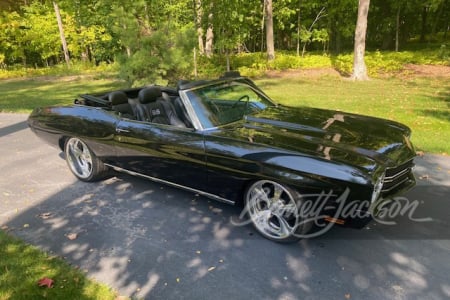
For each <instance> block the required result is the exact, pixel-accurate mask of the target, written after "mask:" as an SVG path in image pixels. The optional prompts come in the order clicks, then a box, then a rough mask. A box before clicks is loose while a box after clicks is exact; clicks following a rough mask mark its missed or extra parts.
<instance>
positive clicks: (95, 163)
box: [64, 137, 107, 182]
mask: <svg viewBox="0 0 450 300" xmlns="http://www.w3.org/2000/svg"><path fill="white" fill-rule="evenodd" d="M64 153H65V155H66V162H67V165H68V166H69V169H70V171H71V172H72V173H73V175H75V176H76V177H77V178H78V179H79V180H82V181H86V182H92V181H98V180H101V179H103V178H104V177H105V176H106V171H107V167H106V166H105V165H104V164H103V162H102V161H101V160H100V159H98V157H97V156H96V155H95V154H94V152H92V151H91V149H89V147H88V146H87V145H86V143H85V142H83V141H82V140H80V139H79V138H76V137H72V138H69V139H68V140H67V141H66V143H65V145H64Z"/></svg>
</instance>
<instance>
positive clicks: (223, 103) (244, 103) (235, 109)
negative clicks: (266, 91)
mask: <svg viewBox="0 0 450 300" xmlns="http://www.w3.org/2000/svg"><path fill="white" fill-rule="evenodd" d="M186 94H187V96H188V97H189V99H190V101H191V104H192V106H193V108H194V110H195V113H196V114H197V116H198V118H199V121H200V123H201V124H202V126H203V128H212V127H217V126H221V125H225V124H228V123H232V122H235V121H237V120H240V119H242V118H243V116H245V115H248V114H252V113H255V112H259V111H261V110H263V109H265V108H266V107H268V106H275V104H274V103H272V102H271V101H270V100H269V99H268V98H267V97H266V96H264V95H263V94H261V93H259V92H258V91H257V90H255V89H253V88H252V87H251V86H249V85H247V84H245V83H242V82H237V81H233V82H225V83H219V84H216V85H208V86H205V87H201V88H198V89H194V90H190V91H187V93H186Z"/></svg>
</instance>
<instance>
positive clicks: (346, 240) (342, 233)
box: [7, 174, 450, 299]
mask: <svg viewBox="0 0 450 300" xmlns="http://www.w3.org/2000/svg"><path fill="white" fill-rule="evenodd" d="M239 214H240V209H239V208H238V207H233V206H229V205H226V204H222V203H219V202H215V201H212V200H209V199H206V198H204V197H200V196H196V195H194V194H192V193H189V192H184V191H180V190H177V189H174V188H171V187H168V186H165V185H160V184H155V183H152V182H149V181H147V180H143V179H139V178H134V177H130V176H128V175H122V174H121V175H118V176H116V177H113V178H110V179H107V180H105V181H102V182H100V183H83V182H79V181H74V182H72V183H71V184H69V185H67V186H65V187H64V188H62V189H61V190H60V191H59V192H57V193H55V194H53V195H52V196H50V197H48V198H47V199H45V200H44V201H42V202H40V203H39V204H37V205H34V206H32V207H29V208H28V209H27V210H25V211H23V212H22V213H21V214H18V215H16V216H14V217H13V218H10V220H9V221H8V222H7V225H8V227H9V229H10V231H11V232H12V233H13V234H15V235H17V236H19V237H21V238H22V239H24V240H25V241H27V242H29V243H31V244H33V245H37V246H39V247H40V248H42V249H44V250H47V251H50V252H51V253H53V254H56V255H58V256H61V257H63V258H64V259H66V260H67V261H68V262H70V263H72V264H74V265H76V266H78V267H80V268H81V269H82V270H86V271H87V273H88V274H89V276H92V277H94V278H96V279H97V280H99V281H101V282H104V283H107V284H108V285H110V286H112V287H113V288H115V289H117V290H118V291H119V293H120V294H122V295H127V296H133V297H142V298H152V299H155V298H156V299H159V298H163V299H178V298H187V299H207V298H219V297H220V298H226V297H227V298H232V299H248V298H261V299H269V298H270V299H274V298H276V299H305V298H307V299H308V298H310V299H318V298H321V299H322V298H324V297H326V298H336V296H337V298H341V297H345V295H347V294H351V295H352V297H354V298H355V299H358V298H368V299H370V298H372V299H379V298H380V296H381V298H395V297H400V298H408V299H410V298H429V297H434V298H438V299H439V298H445V297H446V296H448V293H449V291H450V290H449V288H450V286H449V285H448V284H447V280H446V278H447V276H446V275H445V274H448V272H449V271H450V267H449V266H448V263H447V262H448V257H449V255H448V250H450V243H449V241H448V240H444V239H434V238H433V239H422V240H419V239H416V238H414V237H413V238H412V239H411V238H408V237H406V238H402V236H398V235H395V234H394V235H392V236H389V231H387V233H386V230H388V229H389V230H391V229H390V228H391V227H383V226H380V225H375V226H370V225H369V228H368V229H367V228H366V229H363V230H351V229H344V228H337V227H335V228H333V229H332V230H330V231H329V232H327V234H326V235H324V236H321V237H319V238H316V239H310V240H302V241H300V242H298V243H295V244H277V243H274V242H271V241H269V240H266V239H264V238H262V237H260V236H259V235H258V234H256V232H255V231H254V230H253V228H252V227H251V226H243V227H237V226H234V225H233V224H232V223H231V222H230V220H231V218H233V217H236V216H237V215H239ZM24 224H27V226H25V227H24ZM380 228H381V229H380ZM73 234H75V236H76V238H74V239H73V237H74V235H73ZM69 237H71V238H72V239H69ZM432 257H433V258H435V260H433V259H430V258H432ZM439 257H441V258H439ZM444 260H445V262H444Z"/></svg>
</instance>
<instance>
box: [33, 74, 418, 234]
mask: <svg viewBox="0 0 450 300" xmlns="http://www.w3.org/2000/svg"><path fill="white" fill-rule="evenodd" d="M28 123H29V126H30V127H31V129H32V130H33V131H34V132H35V133H36V134H37V135H38V136H39V137H41V138H42V139H44V140H46V141H47V142H49V143H50V144H52V145H56V146H57V147H59V148H60V149H61V150H62V151H64V152H65V157H66V160H67V164H68V166H69V168H70V170H71V171H72V172H73V174H74V175H75V176H76V177H78V178H79V179H80V180H83V181H95V180H100V179H102V178H104V177H105V176H106V175H107V174H111V172H108V171H109V170H116V171H122V172H127V173H129V174H132V175H139V176H143V177H145V178H148V179H151V180H154V181H157V182H160V183H166V184H170V185H173V186H176V187H180V188H184V189H187V190H189V191H193V192H196V193H199V194H201V195H204V196H207V197H210V198H213V199H216V200H219V201H223V202H226V203H229V204H237V205H242V206H243V207H244V211H243V214H242V215H241V217H244V216H245V217H246V218H247V220H248V221H249V222H251V223H253V225H254V226H255V228H256V229H257V231H258V232H259V233H261V234H262V235H263V236H265V237H266V238H269V239H272V240H275V241H280V242H284V241H292V240H296V239H298V238H301V237H305V236H308V232H311V231H312V230H313V231H314V230H316V231H317V228H318V226H319V227H320V226H324V224H340V225H344V226H349V227H362V226H364V225H365V224H367V222H368V221H370V220H371V218H372V217H373V216H374V215H376V213H377V208H379V207H380V205H382V203H384V200H385V199H389V198H390V197H393V196H395V195H398V194H400V193H403V192H405V191H406V190H408V189H410V188H411V187H412V186H414V184H415V180H414V177H413V175H412V167H413V159H414V157H415V151H414V148H413V146H412V145H411V142H410V134H411V131H410V129H409V128H408V127H406V126H404V125H402V124H399V123H397V122H393V121H389V120H383V119H378V118H372V117H366V116H360V115H355V114H349V113H344V112H340V111H331V110H322V109H314V108H306V107H302V108H294V107H286V106H283V105H279V104H276V103H275V102H273V101H272V100H271V99H270V98H269V97H268V96H267V95H266V94H265V93H264V92H263V91H261V90H260V89H259V88H258V87H257V86H256V85H255V84H254V83H253V82H252V81H251V80H250V79H248V78H246V77H241V76H240V75H239V74H236V73H231V74H226V75H225V76H224V77H222V78H219V79H216V80H209V81H192V82H188V81H182V82H180V83H179V84H178V86H177V87H176V88H171V87H162V86H145V87H142V88H132V89H126V90H119V91H111V92H106V93H102V94H95V95H81V96H80V97H79V98H78V99H76V100H75V103H74V105H70V106H58V107H45V108H36V109H35V110H34V111H33V112H32V114H31V115H30V117H29V119H28Z"/></svg>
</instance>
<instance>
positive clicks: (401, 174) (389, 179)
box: [384, 168, 411, 182]
mask: <svg viewBox="0 0 450 300" xmlns="http://www.w3.org/2000/svg"><path fill="white" fill-rule="evenodd" d="M409 172H411V169H410V168H407V169H404V170H401V171H399V172H398V173H396V174H394V175H392V176H385V177H384V182H392V181H394V180H395V179H396V178H398V177H401V176H403V175H405V174H408V173H409Z"/></svg>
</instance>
